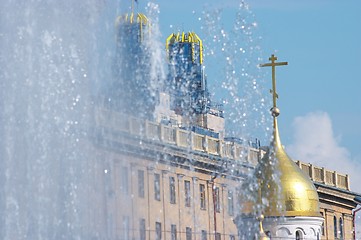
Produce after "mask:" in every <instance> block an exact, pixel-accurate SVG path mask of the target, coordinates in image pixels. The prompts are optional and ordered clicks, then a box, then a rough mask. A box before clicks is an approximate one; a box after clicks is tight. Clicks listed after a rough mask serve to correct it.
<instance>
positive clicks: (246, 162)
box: [89, 14, 360, 240]
mask: <svg viewBox="0 0 361 240" xmlns="http://www.w3.org/2000/svg"><path fill="white" fill-rule="evenodd" d="M135 16H137V17H135ZM118 22H119V25H118V26H117V27H118V28H119V32H118V36H119V38H121V39H120V40H119V39H118V44H120V43H121V45H119V46H118V50H119V54H118V55H117V56H118V57H119V59H116V61H115V62H116V64H115V69H116V70H115V74H114V76H115V83H117V84H119V85H118V87H117V88H114V89H113V90H117V89H119V88H120V89H121V90H122V91H121V92H119V93H118V95H116V94H115V95H112V96H114V97H113V98H114V99H117V98H118V97H119V99H120V101H119V102H120V104H121V105H118V107H114V106H113V105H110V104H102V103H100V104H98V105H97V106H96V107H95V109H94V123H93V126H92V127H93V128H94V130H93V134H94V136H93V137H92V138H91V139H92V140H91V142H90V144H91V145H92V147H93V148H94V149H96V154H95V156H94V158H96V159H97V164H98V167H97V169H98V171H97V173H96V178H97V179H99V182H100V183H101V184H99V186H106V187H105V188H99V189H96V190H95V195H94V196H96V197H95V199H94V201H96V202H99V203H101V204H97V205H98V206H103V207H102V208H100V209H99V210H98V211H97V214H95V215H94V216H89V217H92V218H95V219H98V223H99V224H98V225H96V226H94V228H99V229H100V230H101V229H107V235H108V238H109V239H119V240H120V239H122V240H128V239H129V240H130V239H132V240H133V239H139V240H161V239H167V240H168V239H171V240H198V239H199V240H228V239H229V240H233V239H240V238H241V236H242V234H243V233H244V232H250V231H254V229H253V228H239V226H238V225H237V224H236V222H237V221H236V219H237V217H239V216H240V215H242V213H243V210H244V208H245V204H246V203H245V202H244V201H243V200H242V197H241V196H242V194H244V192H242V191H243V189H242V187H240V186H242V183H244V182H245V179H247V178H249V176H250V175H251V174H252V173H253V172H254V170H255V169H256V166H257V165H258V164H259V161H260V159H262V158H263V157H264V156H265V154H266V152H265V151H263V150H262V149H261V148H260V147H259V143H257V142H255V143H253V142H250V141H244V140H243V141H242V140H241V139H240V138H227V137H225V131H224V118H223V113H222V111H221V110H220V109H219V108H213V107H212V104H211V100H210V98H209V93H208V90H207V86H206V79H205V77H204V73H203V68H202V42H201V40H200V39H199V37H198V36H197V35H196V34H195V33H187V34H184V33H181V34H172V35H170V37H169V38H168V39H167V49H168V58H169V69H170V70H169V76H168V83H167V84H166V86H167V87H166V88H165V89H159V90H158V91H157V92H156V94H155V95H156V97H155V98H158V99H159V101H153V100H152V98H148V97H149V96H152V97H154V96H155V95H154V93H150V92H149V88H147V84H148V82H147V75H146V74H147V73H146V71H145V72H143V71H144V70H146V66H145V65H146V61H145V62H144V59H142V60H141V58H143V57H145V58H146V53H143V52H142V51H143V50H144V49H143V48H142V47H141V42H142V38H143V33H144V32H143V31H144V28H145V27H146V26H148V25H147V24H148V22H147V19H146V18H145V16H144V15H141V14H140V15H139V14H138V15H131V16H130V17H125V18H120V20H119V21H118ZM126 31H128V34H125V32H126ZM128 37H129V38H128ZM137 44H138V47H137V46H133V45H137ZM139 44H140V45H139ZM127 51H128V54H125V55H124V53H125V52H127ZM129 51H130V52H129ZM144 64H145V65H144ZM138 69H141V71H138ZM132 73H134V74H132ZM144 74H145V75H144ZM117 80H119V81H118V82H117ZM106 97H108V96H106ZM149 99H150V100H149ZM156 103H158V105H157V104H156ZM139 113H142V114H139ZM297 163H298V166H299V167H300V169H301V170H303V172H305V173H306V174H308V175H309V177H310V180H312V181H313V184H314V187H315V189H316V190H317V194H318V199H319V203H320V208H319V210H318V211H319V213H317V214H319V219H321V220H322V226H320V231H319V232H317V233H316V235H317V236H318V237H319V238H321V239H352V233H353V225H352V222H353V219H352V209H354V208H355V207H356V205H357V204H356V202H355V201H354V198H355V197H356V196H360V195H358V194H356V193H353V192H351V191H350V189H349V177H348V176H347V175H342V174H339V173H337V172H331V171H328V170H325V169H323V168H319V167H316V166H313V165H310V164H305V163H302V162H297ZM254 191H258V190H257V189H254ZM305 217H307V216H305ZM293 225H294V227H295V228H294V230H295V233H292V234H291V235H292V237H293V238H291V239H303V238H302V235H297V226H296V225H297V223H295V224H293ZM237 226H238V228H237ZM319 233H320V234H319ZM316 235H315V236H316ZM271 237H272V236H271ZM275 239H276V238H275ZM277 239H281V238H277Z"/></svg>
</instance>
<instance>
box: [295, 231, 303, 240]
mask: <svg viewBox="0 0 361 240" xmlns="http://www.w3.org/2000/svg"><path fill="white" fill-rule="evenodd" d="M302 239H303V236H302V232H301V231H300V230H297V231H296V240H302Z"/></svg>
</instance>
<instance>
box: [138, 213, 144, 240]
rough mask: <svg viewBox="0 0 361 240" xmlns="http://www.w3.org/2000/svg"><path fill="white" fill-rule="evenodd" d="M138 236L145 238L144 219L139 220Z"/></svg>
mask: <svg viewBox="0 0 361 240" xmlns="http://www.w3.org/2000/svg"><path fill="white" fill-rule="evenodd" d="M139 236H140V240H145V219H144V218H142V219H140V220H139Z"/></svg>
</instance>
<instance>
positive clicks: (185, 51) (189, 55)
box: [166, 32, 209, 122]
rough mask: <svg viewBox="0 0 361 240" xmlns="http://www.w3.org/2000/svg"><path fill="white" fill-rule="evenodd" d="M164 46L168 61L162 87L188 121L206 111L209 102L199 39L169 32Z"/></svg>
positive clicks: (190, 33) (192, 35)
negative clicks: (166, 74)
mask: <svg viewBox="0 0 361 240" xmlns="http://www.w3.org/2000/svg"><path fill="white" fill-rule="evenodd" d="M166 48H167V55H168V60H169V61H168V68H169V73H168V79H167V84H166V87H167V91H168V92H169V94H170V97H171V108H172V109H173V110H174V111H175V112H176V113H177V114H180V115H183V116H185V117H189V119H190V121H191V122H192V119H195V118H196V117H197V116H196V115H199V114H204V113H207V111H208V105H209V93H208V90H207V83H206V78H205V76H204V73H203V49H202V48H203V45H202V40H201V39H200V38H199V37H198V36H197V34H195V33H194V32H189V33H184V32H183V33H177V34H171V35H170V36H169V37H168V38H167V41H166Z"/></svg>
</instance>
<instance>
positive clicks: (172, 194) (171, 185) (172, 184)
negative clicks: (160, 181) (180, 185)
mask: <svg viewBox="0 0 361 240" xmlns="http://www.w3.org/2000/svg"><path fill="white" fill-rule="evenodd" d="M169 194H170V196H169V198H170V203H173V204H175V202H176V201H175V180H174V177H169Z"/></svg>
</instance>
